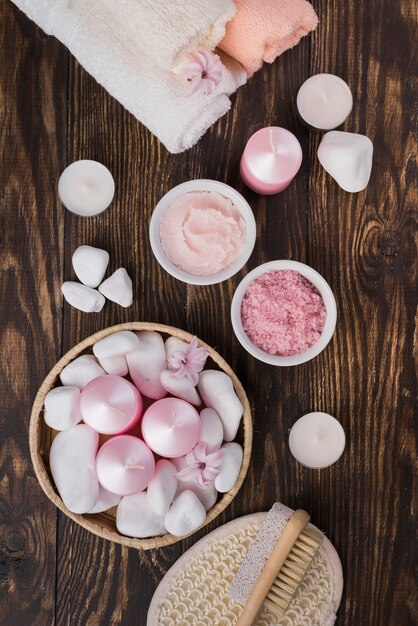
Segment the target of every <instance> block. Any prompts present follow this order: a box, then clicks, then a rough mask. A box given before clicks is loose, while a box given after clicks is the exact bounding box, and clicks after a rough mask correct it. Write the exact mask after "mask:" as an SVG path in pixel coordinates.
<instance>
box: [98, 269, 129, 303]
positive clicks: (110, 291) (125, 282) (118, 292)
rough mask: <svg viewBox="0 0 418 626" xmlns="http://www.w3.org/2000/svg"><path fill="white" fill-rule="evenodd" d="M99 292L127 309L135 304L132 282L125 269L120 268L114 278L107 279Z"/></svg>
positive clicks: (113, 275)
mask: <svg viewBox="0 0 418 626" xmlns="http://www.w3.org/2000/svg"><path fill="white" fill-rule="evenodd" d="M99 291H100V293H102V294H103V295H104V296H106V298H107V299H108V300H111V301H112V302H116V304H120V306H123V307H125V308H126V307H128V306H131V304H132V302H133V291H132V280H131V279H130V277H129V275H128V272H127V271H126V269H125V268H124V267H120V268H119V269H118V270H116V272H114V273H113V274H112V276H109V278H106V280H105V281H104V282H103V283H102V284H101V285H100V287H99Z"/></svg>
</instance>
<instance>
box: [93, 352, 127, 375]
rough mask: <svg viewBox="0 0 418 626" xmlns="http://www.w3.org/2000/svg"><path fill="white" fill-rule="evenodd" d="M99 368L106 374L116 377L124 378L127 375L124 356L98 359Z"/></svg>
mask: <svg viewBox="0 0 418 626" xmlns="http://www.w3.org/2000/svg"><path fill="white" fill-rule="evenodd" d="M99 363H100V365H101V367H103V369H104V371H105V372H106V374H115V375H116V376H126V375H127V373H128V362H127V360H126V357H125V356H123V355H122V356H109V357H107V358H103V359H99Z"/></svg>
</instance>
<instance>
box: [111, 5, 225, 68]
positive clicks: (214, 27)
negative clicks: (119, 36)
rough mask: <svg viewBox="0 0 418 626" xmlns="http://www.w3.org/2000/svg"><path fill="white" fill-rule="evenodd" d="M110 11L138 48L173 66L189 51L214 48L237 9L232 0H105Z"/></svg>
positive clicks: (169, 66)
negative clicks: (134, 40) (135, 41)
mask: <svg viewBox="0 0 418 626" xmlns="http://www.w3.org/2000/svg"><path fill="white" fill-rule="evenodd" d="M103 3H104V5H105V6H106V8H107V9H108V11H109V13H110V14H111V15H113V16H114V18H115V22H116V23H118V24H119V27H120V28H122V29H123V30H125V31H126V32H127V33H128V36H130V37H132V38H133V39H134V38H135V39H136V40H137V45H138V50H139V51H140V52H142V53H143V54H145V55H147V56H148V57H149V58H151V59H153V61H154V62H155V63H156V64H157V65H160V66H161V67H162V68H163V69H165V70H167V69H171V68H175V67H178V66H179V65H181V64H182V63H183V61H184V59H185V57H186V56H187V54H188V53H189V52H194V51H195V50H197V49H199V48H203V49H206V50H213V49H214V48H215V47H216V46H217V45H218V43H219V42H220V41H221V39H222V38H223V36H224V35H225V26H226V23H227V21H228V20H230V19H231V17H232V16H233V15H234V13H235V11H236V7H235V4H234V2H233V1H232V0H160V1H158V0H157V1H156V0H134V1H132V0H103Z"/></svg>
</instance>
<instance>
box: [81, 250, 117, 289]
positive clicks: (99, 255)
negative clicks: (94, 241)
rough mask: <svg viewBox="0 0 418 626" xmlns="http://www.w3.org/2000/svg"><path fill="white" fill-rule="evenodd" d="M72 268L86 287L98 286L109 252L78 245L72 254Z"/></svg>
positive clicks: (107, 261)
mask: <svg viewBox="0 0 418 626" xmlns="http://www.w3.org/2000/svg"><path fill="white" fill-rule="evenodd" d="M72 262H73V268H74V271H75V273H76V275H77V278H78V280H81V282H82V283H83V285H87V287H98V286H99V285H100V283H101V282H102V280H103V276H104V275H105V273H106V269H107V266H108V264H109V254H108V252H106V250H102V249H101V248H93V246H80V247H79V248H77V250H76V251H75V252H74V254H73V259H72Z"/></svg>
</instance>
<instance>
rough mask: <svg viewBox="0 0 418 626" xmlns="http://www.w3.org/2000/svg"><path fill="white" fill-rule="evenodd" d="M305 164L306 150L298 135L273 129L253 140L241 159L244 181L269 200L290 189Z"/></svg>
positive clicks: (255, 135)
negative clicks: (303, 149)
mask: <svg viewBox="0 0 418 626" xmlns="http://www.w3.org/2000/svg"><path fill="white" fill-rule="evenodd" d="M301 163H302V148H301V145H300V143H299V141H298V140H297V139H296V137H295V135H294V134H293V133H291V132H290V131H289V130H286V129H285V128H281V127H280V126H269V127H267V128H262V129H261V130H258V131H257V132H256V133H254V135H252V136H251V137H250V138H249V140H248V142H247V145H246V146H245V150H244V152H243V155H242V157H241V163H240V173H241V178H242V180H243V181H244V183H245V184H246V185H247V186H248V187H250V189H252V190H253V191H256V192H257V193H260V194H263V195H268V196H269V195H273V194H275V193H279V192H280V191H283V189H286V187H288V186H289V185H290V183H291V182H292V180H293V179H294V177H295V176H296V174H297V173H298V171H299V168H300V166H301Z"/></svg>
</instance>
